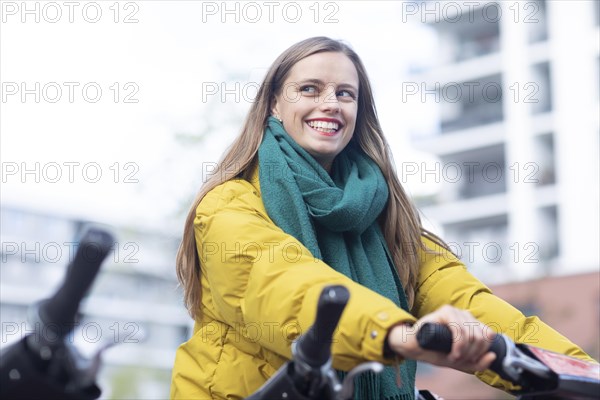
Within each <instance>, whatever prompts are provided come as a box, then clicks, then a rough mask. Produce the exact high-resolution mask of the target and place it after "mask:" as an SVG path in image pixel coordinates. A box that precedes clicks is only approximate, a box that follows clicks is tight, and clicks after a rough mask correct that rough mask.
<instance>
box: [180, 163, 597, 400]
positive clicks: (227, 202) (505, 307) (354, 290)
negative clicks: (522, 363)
mask: <svg viewBox="0 0 600 400" xmlns="http://www.w3.org/2000/svg"><path fill="white" fill-rule="evenodd" d="M195 234H196V243H197V244H198V254H199V257H200V262H201V270H202V278H201V284H202V293H203V294H202V309H201V317H200V319H199V320H197V321H196V324H195V328H194V334H193V336H192V338H191V339H190V340H189V341H187V342H186V343H184V344H182V345H181V346H180V347H179V349H178V350H177V355H176V360H175V365H174V368H173V380H172V387H171V398H172V399H186V400H189V399H240V398H244V397H246V396H248V395H250V394H251V393H253V392H254V391H255V390H257V389H258V388H259V387H260V386H261V385H262V384H263V383H264V382H265V381H266V380H267V379H268V378H269V377H270V376H271V375H273V374H274V373H275V372H276V371H277V369H278V368H279V367H280V366H281V365H282V364H283V363H285V361H286V360H287V359H289V358H290V357H291V350H290V345H291V342H292V341H293V340H294V339H296V338H297V337H298V336H299V335H300V334H301V333H302V332H304V331H305V330H306V329H307V328H308V327H309V326H310V325H311V324H312V323H313V320H314V315H315V309H316V303H317V299H318V296H319V294H320V292H321V289H322V288H323V287H324V286H326V285H330V284H343V285H345V286H346V287H347V288H348V289H349V291H350V301H349V303H348V306H347V308H346V310H345V311H344V314H343V315H342V319H341V321H340V324H339V327H338V330H337V331H336V333H335V336H334V344H333V346H332V353H333V366H334V367H335V368H337V369H342V370H348V369H350V368H352V367H354V366H356V365H357V364H359V363H361V362H364V361H367V360H374V361H380V362H383V363H385V364H390V363H391V362H392V360H389V359H385V358H384V357H383V354H382V353H383V344H384V340H385V336H386V332H387V331H388V329H389V328H390V327H391V326H392V325H395V324H397V323H399V322H402V321H415V320H416V318H419V317H421V316H423V315H425V314H427V313H430V312H433V311H435V310H436V309H437V308H439V307H441V306H442V305H444V304H451V305H453V306H455V307H458V308H462V309H466V310H469V311H470V312H471V313H472V314H473V315H474V316H475V318H477V319H479V320H481V321H482V322H484V323H486V324H489V325H490V326H492V327H494V328H495V329H498V328H500V329H501V330H502V332H504V333H506V334H507V335H509V336H511V337H512V338H513V339H514V340H515V341H518V342H524V343H531V344H535V345H536V346H539V347H544V348H547V349H550V350H553V351H556V352H560V353H564V354H570V355H573V356H577V357H581V358H583V359H590V358H589V357H588V356H587V355H586V354H585V353H584V352H583V351H582V350H581V349H579V348H578V347H577V346H575V345H574V344H573V343H571V342H570V341H569V340H567V339H566V338H564V337H563V336H561V335H559V334H558V333H556V332H555V331H554V330H552V329H551V328H549V327H548V326H547V325H545V324H544V323H543V322H541V321H540V320H539V319H538V318H537V317H528V318H526V317H525V316H524V315H523V314H521V313H520V312H519V311H518V310H517V309H515V308H514V307H512V306H511V305H509V304H507V303H506V302H504V301H503V300H501V299H499V298H497V297H495V296H493V295H492V294H491V292H490V290H489V289H488V288H487V287H486V286H484V285H483V284H482V283H481V282H479V281H478V280H477V279H475V278H474V277H473V276H472V275H471V274H470V273H469V272H468V271H467V270H466V268H465V266H464V265H463V264H462V263H461V262H460V261H459V260H457V259H456V258H455V257H454V256H452V255H451V254H449V253H448V252H446V251H444V250H443V249H442V248H440V247H438V246H436V245H435V244H434V243H433V242H431V241H429V240H428V239H423V240H424V241H425V244H426V246H427V247H429V248H431V249H433V250H435V251H438V252H440V253H442V255H433V254H425V253H424V254H422V260H423V262H422V266H421V270H420V274H419V281H418V288H417V293H416V298H415V304H414V307H413V310H412V314H413V315H411V314H409V313H407V312H405V311H403V310H402V309H399V308H398V307H396V306H395V305H394V303H392V301H390V300H388V299H387V298H384V297H382V296H380V295H379V294H377V293H374V292H372V291H371V290H369V289H366V288H364V287H363V286H361V285H359V284H357V283H355V282H353V281H352V280H351V279H349V278H347V277H346V276H344V275H341V274H340V273H338V272H336V271H334V270H333V269H331V268H330V267H329V266H327V265H326V264H325V263H323V262H322V261H320V260H318V259H315V258H314V257H313V256H312V255H311V253H310V252H309V251H308V250H307V249H306V248H305V247H304V246H303V245H302V244H301V243H300V242H298V241H297V240H296V239H295V238H294V237H292V236H290V235H288V234H286V233H285V232H283V231H282V230H281V229H280V228H278V227H277V226H276V225H275V224H274V223H273V221H272V220H271V219H270V218H269V216H268V215H267V212H266V210H265V208H264V205H263V202H262V200H261V197H260V187H259V182H258V174H257V173H255V175H254V178H253V179H252V181H251V182H248V181H244V180H240V179H236V180H231V181H228V182H226V183H224V184H222V185H220V186H218V187H216V188H215V189H213V190H212V191H211V192H209V193H208V194H207V195H206V196H205V197H204V199H203V200H202V202H201V203H200V205H199V206H198V208H197V215H196V220H195ZM480 378H481V379H482V380H484V381H485V382H487V383H489V384H492V385H494V386H498V387H502V388H505V389H506V388H507V386H506V384H505V383H504V382H503V381H501V380H499V379H498V377H497V376H496V375H495V374H492V373H484V374H480Z"/></svg>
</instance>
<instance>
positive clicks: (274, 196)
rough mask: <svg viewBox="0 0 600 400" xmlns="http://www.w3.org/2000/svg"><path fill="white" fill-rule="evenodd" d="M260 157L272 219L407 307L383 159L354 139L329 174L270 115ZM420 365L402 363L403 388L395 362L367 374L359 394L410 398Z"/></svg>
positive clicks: (363, 399)
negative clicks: (390, 233)
mask: <svg viewBox="0 0 600 400" xmlns="http://www.w3.org/2000/svg"><path fill="white" fill-rule="evenodd" d="M258 159H259V179H260V187H261V194H262V200H263V202H264V204H265V208H266V210H267V212H268V214H269V217H271V219H272V220H273V222H275V224H277V226H279V227H280V228H281V229H283V230H284V231H285V232H286V233H288V234H290V235H292V236H294V237H295V238H296V239H298V240H299V241H300V242H302V244H304V246H306V247H307V248H308V250H310V252H311V253H312V254H313V255H314V256H315V257H316V258H319V259H321V260H323V261H324V262H325V263H327V264H328V265H329V266H330V267H331V268H333V269H334V270H336V271H338V272H340V273H342V274H344V275H346V276H348V277H350V278H351V279H352V280H354V281H356V282H358V283H360V284H361V285H363V286H366V287H368V288H369V289H371V290H373V291H375V292H377V293H379V294H381V295H383V296H385V297H387V298H388V299H391V300H392V301H393V302H394V303H395V304H396V305H397V306H398V307H402V308H403V309H404V310H408V303H407V300H406V294H405V293H404V289H403V288H402V284H401V282H400V279H399V278H398V274H397V272H396V268H395V267H394V263H393V261H392V259H391V256H390V254H389V250H388V248H387V245H386V242H385V239H384V237H383V234H382V233H381V230H380V228H379V225H378V224H377V221H376V219H377V217H378V216H379V214H380V213H381V211H382V210H383V208H384V207H385V204H386V201H387V198H388V187H387V184H386V182H385V179H384V177H383V174H382V173H381V171H380V169H379V167H378V166H377V164H375V162H373V161H372V160H371V159H370V158H369V157H368V156H366V155H365V154H364V153H363V152H361V151H357V150H354V149H352V148H350V147H349V146H348V147H346V148H345V149H344V150H343V151H342V152H341V153H340V154H339V155H338V156H337V157H336V158H335V161H334V163H333V166H332V171H331V176H330V175H329V174H328V173H327V171H325V169H324V168H323V167H322V166H321V165H320V164H319V163H317V161H316V160H315V159H314V158H313V157H312V156H311V155H310V154H308V152H306V151H305V150H304V149H303V148H302V147H300V146H299V145H298V144H297V143H296V142H295V141H294V140H293V139H292V138H291V137H290V136H289V135H288V134H287V132H286V131H285V130H284V128H283V125H282V124H281V123H280V122H279V121H278V120H277V119H275V118H273V117H269V120H268V123H267V128H266V129H265V133H264V138H263V141H262V143H261V145H260V148H259V150H258ZM392 282H395V284H392ZM415 372H416V362H414V361H412V360H405V361H404V362H403V363H402V364H401V365H400V378H401V381H402V387H400V388H398V387H397V385H396V371H395V370H394V368H393V367H386V368H385V369H384V371H383V372H382V373H380V374H377V375H376V374H373V373H368V374H364V375H363V376H361V377H359V378H357V379H356V381H355V384H356V395H355V397H354V398H355V400H359V399H360V400H384V399H385V400H409V399H411V400H412V399H414V383H415ZM344 375H345V374H344V373H342V372H340V376H344Z"/></svg>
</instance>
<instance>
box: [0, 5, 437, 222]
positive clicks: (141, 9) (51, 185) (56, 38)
mask: <svg viewBox="0 0 600 400" xmlns="http://www.w3.org/2000/svg"><path fill="white" fill-rule="evenodd" d="M23 4H27V10H24V9H23ZM222 4H223V3H222V2H200V1H169V2H166V1H136V2H119V3H116V2H112V1H107V2H104V1H99V2H86V1H83V2H74V3H73V5H72V6H70V5H65V3H63V2H50V3H48V2H27V3H22V2H7V1H5V2H3V3H2V18H3V21H2V25H1V27H0V48H1V56H0V74H1V76H0V80H1V81H2V103H1V104H0V107H1V110H0V113H1V118H0V120H1V122H0V133H1V146H0V147H1V150H0V151H1V154H0V155H1V158H2V191H1V199H2V206H3V207H6V206H18V207H25V208H33V209H35V210H46V211H48V212H51V213H59V214H63V215H68V216H75V217H81V218H86V219H92V220H97V221H101V222H106V223H109V224H116V225H139V226H146V227H153V228H156V229H160V228H161V227H164V228H167V229H169V230H175V231H178V230H180V227H181V218H180V217H175V215H177V212H178V210H180V209H181V207H182V204H183V203H184V202H185V201H186V199H187V198H188V197H189V196H190V194H191V193H193V192H195V191H196V190H197V188H198V186H199V185H200V183H201V169H202V168H205V169H206V168H210V163H214V162H216V161H217V160H218V158H219V156H220V155H221V153H222V152H223V150H224V149H225V147H226V146H227V145H228V144H229V143H230V142H231V140H232V139H233V137H234V136H235V135H236V134H237V133H238V130H239V125H238V124H231V123H230V122H228V121H230V120H231V119H232V118H234V119H235V118H236V117H241V116H243V115H244V113H245V111H246V110H247V109H248V107H249V105H250V101H251V99H252V94H253V93H255V91H254V88H255V85H256V82H259V81H260V79H261V78H262V76H263V74H264V72H265V71H266V69H267V68H268V67H269V65H270V64H271V63H272V61H273V60H274V59H275V57H277V55H278V54H279V53H281V52H282V51H283V50H285V49H286V48H287V47H289V46H290V45H291V44H293V43H295V42H297V41H299V40H302V39H304V38H307V37H310V36H316V35H326V36H330V37H332V38H337V39H343V40H345V41H347V42H348V43H349V44H350V45H352V47H353V48H354V49H355V50H356V51H357V52H358V54H359V55H360V56H361V57H362V58H363V61H364V63H365V65H366V68H367V71H368V73H369V75H370V77H371V80H372V83H373V85H374V90H375V96H376V102H377V107H378V110H379V113H380V117H381V121H382V124H383V126H384V129H385V132H386V134H387V136H388V139H389V140H390V142H391V144H392V147H393V151H394V153H395V157H396V158H397V159H403V160H410V159H420V158H419V157H425V156H424V155H422V154H419V153H416V152H414V151H413V150H411V149H410V146H409V143H408V138H407V136H406V133H407V131H408V129H409V127H410V126H415V125H419V124H425V125H427V124H431V123H432V118H431V115H428V114H427V113H426V112H425V113H424V111H423V109H421V108H418V109H414V108H411V107H414V106H410V105H408V104H406V103H403V102H402V99H401V97H400V90H401V83H402V81H403V80H404V79H406V76H407V70H408V68H409V66H410V65H415V64H418V63H422V62H426V60H427V58H428V57H429V56H430V55H428V54H427V51H428V49H431V40H432V36H431V35H430V34H428V32H427V31H426V30H424V29H423V28H422V27H419V26H418V25H417V24H409V23H399V20H400V19H402V18H403V16H402V9H401V3H400V2H395V1H382V2H374V1H369V2H367V1H353V2H320V3H316V2H287V3H286V2H273V3H272V5H269V4H270V3H269V2H250V3H247V2H246V3H239V2H229V3H228V7H229V8H228V10H229V12H226V11H227V10H225V9H223V8H222ZM247 4H252V5H251V6H248V5H247ZM36 19H37V20H38V21H36ZM236 19H237V21H236ZM222 89H227V90H229V92H227V93H224V92H223V91H222ZM222 96H225V98H222ZM236 96H237V97H238V98H237V99H236ZM433 123H435V121H433ZM207 126H210V129H209V130H208V132H207V128H206V127H207ZM202 132H204V133H205V136H204V137H203V138H202V140H201V141H199V142H198V143H196V144H193V145H192V144H190V143H189V142H181V141H176V140H175V139H174V138H175V136H176V135H177V134H183V135H192V136H193V135H197V134H199V133H202ZM25 170H29V171H30V172H26V171H25ZM409 189H410V190H411V191H413V192H415V191H416V192H419V191H427V190H431V188H425V187H420V186H418V185H414V184H411V185H410V188H409ZM184 208H185V206H184Z"/></svg>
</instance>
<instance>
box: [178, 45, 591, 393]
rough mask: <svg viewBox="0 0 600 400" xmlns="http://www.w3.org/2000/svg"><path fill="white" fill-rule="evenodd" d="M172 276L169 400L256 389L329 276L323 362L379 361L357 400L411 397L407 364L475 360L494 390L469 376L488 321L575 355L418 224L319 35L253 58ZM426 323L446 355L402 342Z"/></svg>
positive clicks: (352, 56) (481, 362) (353, 75)
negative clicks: (174, 342) (189, 321)
mask: <svg viewBox="0 0 600 400" xmlns="http://www.w3.org/2000/svg"><path fill="white" fill-rule="evenodd" d="M177 274H178V277H179V280H180V282H181V284H182V286H183V288H184V293H185V303H186V306H187V308H188V310H189V312H190V314H191V316H192V317H193V318H194V319H195V322H196V324H195V329H194V335H193V337H192V338H191V339H190V340H189V341H188V342H186V343H184V344H182V345H181V346H180V348H179V349H178V351H177V357H176V361H175V366H174V369H173V383H172V389H171V397H172V398H173V399H239V398H244V397H246V396H248V395H250V394H251V393H253V392H254V391H256V390H257V389H258V388H259V387H260V386H261V385H262V384H263V383H264V382H265V381H266V380H267V379H268V378H269V377H270V376H271V375H272V374H274V373H275V372H276V371H277V369H278V368H279V367H280V366H281V365H282V364H283V363H284V362H285V361H286V360H287V359H289V358H290V357H291V350H290V348H291V343H292V341H293V340H294V339H296V338H297V337H298V336H299V335H300V334H301V333H302V332H303V331H304V330H306V329H307V328H308V327H309V326H310V325H311V324H312V323H313V320H314V315H315V310H316V301H317V298H318V296H319V294H320V292H321V289H322V288H323V287H324V286H326V285H331V284H343V285H345V286H346V287H347V288H348V289H349V291H350V302H349V304H348V306H347V308H346V310H345V311H344V314H343V315H342V318H341V321H340V324H339V328H338V330H337V331H336V333H335V336H334V343H333V346H332V352H333V366H334V367H335V368H336V369H338V370H341V371H347V370H349V369H351V368H352V367H354V366H355V365H357V364H359V363H361V362H364V361H367V360H374V361H380V362H382V363H384V364H386V365H388V366H390V367H388V368H386V369H385V370H384V372H383V373H381V374H379V375H373V374H370V375H367V376H363V377H361V378H359V379H360V381H359V382H358V385H357V386H358V390H357V392H358V393H357V398H360V399H412V398H413V394H414V379H415V369H416V361H415V360H421V361H426V362H429V363H433V364H436V365H441V366H447V367H452V368H456V369H460V370H463V371H467V372H476V371H477V374H478V376H479V377H480V378H481V379H482V380H484V381H485V382H487V383H489V384H492V385H495V386H498V387H501V388H504V389H509V388H510V385H509V384H508V383H506V382H504V381H502V380H500V379H499V378H498V377H497V376H496V375H495V374H493V373H491V372H489V371H487V372H484V371H485V370H486V368H487V367H488V366H489V364H490V363H491V362H492V361H493V359H494V357H495V356H494V354H493V353H491V352H488V347H489V338H490V337H491V336H492V333H491V330H490V329H489V328H488V326H489V327H491V328H492V329H493V330H494V331H502V332H505V333H507V334H508V335H509V336H511V337H512V339H513V340H515V341H517V342H524V341H526V342H528V343H535V344H536V345H537V346H539V347H545V348H547V349H550V350H554V351H556V352H560V353H564V354H569V355H572V356H576V357H581V358H584V359H589V357H588V356H587V355H586V354H585V353H584V352H583V351H582V350H581V349H580V348H578V347H577V346H576V345H574V344H573V343H571V342H569V341H568V340H567V339H566V338H564V337H563V336H561V335H560V334H558V333H557V332H555V331H554V330H552V329H551V328H550V327H548V326H547V325H545V324H544V323H543V322H541V321H540V320H539V319H538V318H536V317H528V318H526V317H525V316H524V315H523V314H521V313H520V312H519V311H518V310H516V309H515V308H514V307H512V306H510V305H509V304H507V303H506V302H504V301H502V300H501V299H499V298H497V297H495V296H494V295H492V294H491V292H490V291H489V289H488V288H487V287H485V286H484V285H483V284H482V283H481V282H479V281H478V280H477V279H475V278H474V277H473V276H472V275H471V274H470V273H469V272H468V271H467V270H466V268H465V266H464V265H463V264H462V263H461V261H460V260H458V259H457V258H456V257H455V256H454V255H453V254H452V253H451V252H450V251H449V250H448V249H447V247H446V246H445V245H444V244H443V242H442V241H441V240H440V239H438V238H437V237H436V236H434V235H432V234H431V233H429V232H427V231H426V230H425V229H424V228H423V227H422V225H421V222H420V220H419V216H418V213H417V211H416V210H415V208H414V206H413V205H412V203H411V201H410V199H409V198H408V196H407V195H406V193H405V192H404V190H403V189H402V186H401V185H400V182H399V181H398V178H397V176H396V174H395V172H394V166H393V164H392V160H391V155H390V149H389V146H388V144H387V142H386V139H385V137H384V135H383V132H382V130H381V127H380V125H379V121H378V119H377V113H376V110H375V104H374V101H373V95H372V92H371V87H370V84H369V80H368V78H367V74H366V72H365V69H364V67H363V65H362V62H361V61H360V59H359V57H358V56H357V54H356V53H355V52H354V51H353V50H351V49H350V48H349V47H348V46H347V45H345V44H343V43H341V42H339V41H335V40H331V39H329V38H325V37H315V38H310V39H307V40H304V41H302V42H300V43H297V44H295V45H293V46H292V47H290V48H289V49H287V50H286V51H285V52H283V54H281V55H280V56H279V57H278V58H277V60H275V62H274V63H273V65H272V66H271V68H270V69H269V71H268V73H267V75H266V77H265V79H264V82H263V83H262V85H261V87H260V90H259V92H258V96H257V99H256V101H255V103H253V105H252V107H251V109H250V111H249V113H248V116H247V118H246V120H245V122H244V125H243V127H242V131H241V134H240V136H239V137H238V138H237V139H236V141H235V142H234V143H233V145H232V146H231V148H230V149H229V150H228V151H227V152H226V154H225V156H224V158H223V160H222V161H221V163H220V167H219V169H218V170H217V171H216V173H215V174H213V175H212V177H211V178H210V180H208V181H207V183H206V184H205V185H204V186H203V187H202V188H201V189H200V193H199V194H198V196H197V198H196V200H195V202H194V204H193V206H192V208H191V210H190V213H189V215H188V218H187V220H186V224H185V230H184V234H183V242H182V244H181V247H180V250H179V254H178V257H177ZM426 321H431V322H440V323H444V324H448V325H450V326H452V328H453V335H454V339H455V340H454V344H453V347H452V352H451V353H450V354H449V355H441V354H439V353H436V352H431V351H425V350H423V349H421V348H420V347H419V346H418V344H417V342H416V339H415V334H414V333H415V330H416V329H415V328H414V327H413V324H415V323H416V324H420V323H422V322H426ZM515 327H517V329H515ZM509 328H510V329H509ZM394 364H397V368H396V369H394V367H392V366H393V365H394ZM398 378H399V379H398ZM398 381H399V382H400V385H398V384H397V382H398Z"/></svg>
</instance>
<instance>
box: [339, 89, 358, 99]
mask: <svg viewBox="0 0 600 400" xmlns="http://www.w3.org/2000/svg"><path fill="white" fill-rule="evenodd" d="M336 96H338V97H345V98H347V99H353V100H355V99H356V95H355V94H354V92H352V91H350V90H340V91H338V92H337V93H336Z"/></svg>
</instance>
